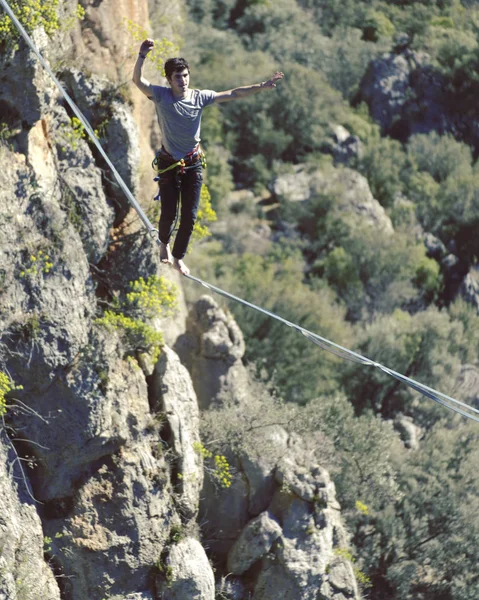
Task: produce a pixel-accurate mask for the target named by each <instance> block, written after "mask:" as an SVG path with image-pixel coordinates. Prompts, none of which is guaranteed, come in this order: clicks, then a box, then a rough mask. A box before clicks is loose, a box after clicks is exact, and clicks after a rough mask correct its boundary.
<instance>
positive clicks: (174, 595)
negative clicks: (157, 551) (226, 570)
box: [158, 538, 215, 600]
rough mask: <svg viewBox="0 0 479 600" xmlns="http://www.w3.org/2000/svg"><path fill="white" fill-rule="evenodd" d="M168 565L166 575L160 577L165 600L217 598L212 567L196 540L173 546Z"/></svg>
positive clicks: (181, 542)
mask: <svg viewBox="0 0 479 600" xmlns="http://www.w3.org/2000/svg"><path fill="white" fill-rule="evenodd" d="M166 568H167V575H166V578H165V577H162V578H158V579H159V585H158V587H159V589H160V593H161V598H163V600H185V599H186V598H188V600H214V598H215V578H214V575H213V569H212V568H211V565H210V563H209V562H208V558H207V556H206V554H205V551H204V549H203V547H202V546H201V544H200V543H199V542H198V541H197V540H195V539H193V538H186V539H185V540H182V541H180V542H179V543H178V544H174V545H173V546H171V548H170V550H169V554H168V558H167V560H166ZM165 579H166V581H165Z"/></svg>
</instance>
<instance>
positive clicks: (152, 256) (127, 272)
mask: <svg viewBox="0 0 479 600" xmlns="http://www.w3.org/2000/svg"><path fill="white" fill-rule="evenodd" d="M98 267H99V269H100V271H104V272H107V273H108V281H109V285H110V286H111V289H112V291H113V292H114V293H116V294H123V295H124V294H125V290H129V286H130V282H132V281H136V280H137V279H139V278H140V277H143V279H145V280H147V279H148V278H149V277H150V276H152V275H154V276H161V277H163V278H165V279H167V280H168V281H170V282H171V283H172V284H173V287H174V291H175V294H176V298H177V307H176V309H175V310H174V311H173V313H172V314H171V315H163V314H162V315H158V317H157V318H155V319H153V325H154V326H155V328H157V329H158V331H161V332H162V333H163V337H164V341H165V343H166V344H167V345H168V346H170V347H173V346H174V345H175V343H176V341H177V339H178V337H179V336H180V335H182V334H183V333H184V332H185V327H186V315H187V312H188V311H187V308H186V302H185V297H184V292H183V287H182V285H181V279H182V278H183V276H182V275H180V273H179V272H178V271H176V270H175V269H172V268H170V267H169V266H166V265H164V264H162V263H161V262H160V254H159V248H158V245H157V244H156V242H155V240H154V239H152V237H151V236H150V235H149V234H148V232H147V231H146V229H145V227H144V226H143V224H142V222H141V221H140V220H139V219H138V217H137V214H136V212H134V211H133V210H131V211H130V213H129V214H128V216H127V218H126V219H125V221H124V222H123V223H122V224H121V227H120V228H119V229H118V230H116V231H115V232H114V234H113V242H112V245H111V247H110V251H109V253H108V254H107V256H106V257H105V259H104V260H103V261H102V262H101V263H100V264H99V265H98ZM151 373H152V368H151V369H150V372H149V373H148V375H151Z"/></svg>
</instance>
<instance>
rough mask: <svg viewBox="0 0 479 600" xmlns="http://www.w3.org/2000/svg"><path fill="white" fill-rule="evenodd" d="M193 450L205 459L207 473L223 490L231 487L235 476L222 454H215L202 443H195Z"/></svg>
mask: <svg viewBox="0 0 479 600" xmlns="http://www.w3.org/2000/svg"><path fill="white" fill-rule="evenodd" d="M193 448H194V450H195V452H197V453H198V454H199V455H200V456H202V457H203V460H204V461H205V466H204V468H205V471H206V472H207V473H208V474H209V475H210V476H211V478H212V480H213V481H214V482H215V483H216V484H217V485H219V486H220V487H222V488H223V489H228V488H229V487H231V484H232V482H233V474H232V473H231V466H230V464H229V462H228V459H227V458H226V457H225V456H223V455H222V454H213V452H211V450H208V448H205V446H204V445H203V444H202V443H201V442H195V443H194V444H193Z"/></svg>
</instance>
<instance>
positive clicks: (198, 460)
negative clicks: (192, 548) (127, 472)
mask: <svg viewBox="0 0 479 600" xmlns="http://www.w3.org/2000/svg"><path fill="white" fill-rule="evenodd" d="M152 388H153V396H154V397H155V403H156V407H155V408H156V410H158V411H160V412H161V413H162V414H163V415H164V418H165V419H166V421H167V423H168V428H169V431H170V432H171V433H170V436H169V439H168V440H167V441H168V444H169V445H170V447H171V448H172V449H173V451H174V453H175V459H176V461H177V468H178V472H179V473H180V476H181V478H180V481H179V483H178V492H179V493H180V495H181V502H182V511H183V512H184V514H185V515H186V516H187V518H193V517H194V516H196V514H197V512H198V506H199V494H200V490H201V488H202V485H203V460H202V456H201V453H200V452H199V451H198V449H196V450H195V444H200V436H199V410H198V402H197V399H196V394H195V391H194V389H193V384H192V382H191V378H190V376H189V373H188V371H187V370H186V368H185V367H184V366H183V365H182V364H181V363H180V359H179V358H178V356H177V355H176V354H175V353H174V352H173V350H171V349H170V348H168V347H164V348H163V350H162V353H161V356H160V359H159V361H158V363H157V365H156V368H155V372H154V375H153V382H152Z"/></svg>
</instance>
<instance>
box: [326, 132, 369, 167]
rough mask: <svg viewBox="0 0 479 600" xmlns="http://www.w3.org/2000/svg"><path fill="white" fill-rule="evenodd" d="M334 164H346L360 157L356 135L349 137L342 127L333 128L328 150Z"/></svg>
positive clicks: (358, 140)
mask: <svg viewBox="0 0 479 600" xmlns="http://www.w3.org/2000/svg"><path fill="white" fill-rule="evenodd" d="M330 150H331V152H332V155H333V157H334V161H335V163H342V164H347V163H348V162H349V161H350V160H351V159H352V158H356V157H358V156H360V155H361V152H362V144H361V140H360V139H359V137H358V136H357V135H351V134H350V133H349V131H348V130H347V129H346V128H345V127H343V126H342V125H336V126H335V127H333V142H332V144H331V148H330Z"/></svg>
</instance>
